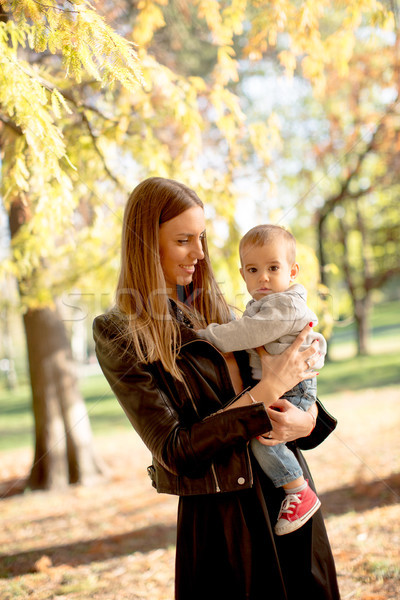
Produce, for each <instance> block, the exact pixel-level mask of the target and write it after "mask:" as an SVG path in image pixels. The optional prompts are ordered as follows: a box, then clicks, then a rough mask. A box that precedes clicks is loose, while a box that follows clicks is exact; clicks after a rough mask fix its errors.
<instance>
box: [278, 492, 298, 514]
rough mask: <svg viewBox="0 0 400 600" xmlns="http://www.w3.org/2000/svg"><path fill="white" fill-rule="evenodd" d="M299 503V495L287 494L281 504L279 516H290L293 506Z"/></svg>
mask: <svg viewBox="0 0 400 600" xmlns="http://www.w3.org/2000/svg"><path fill="white" fill-rule="evenodd" d="M300 502H301V498H300V493H298V494H287V496H286V498H285V499H284V501H283V502H282V506H281V514H283V513H289V514H292V512H293V509H294V507H295V504H300Z"/></svg>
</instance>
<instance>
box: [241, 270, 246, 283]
mask: <svg viewBox="0 0 400 600" xmlns="http://www.w3.org/2000/svg"><path fill="white" fill-rule="evenodd" d="M239 273H240V274H241V276H242V277H243V279H244V274H243V267H240V269H239ZM245 281H246V280H245Z"/></svg>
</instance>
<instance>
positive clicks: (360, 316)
mask: <svg viewBox="0 0 400 600" xmlns="http://www.w3.org/2000/svg"><path fill="white" fill-rule="evenodd" d="M370 308H371V301H370V297H369V295H366V296H364V297H363V298H362V299H361V300H356V301H355V302H354V317H355V322H356V327H357V354H358V355H359V356H366V355H367V354H369V352H368V339H369V328H368V323H369V313H370Z"/></svg>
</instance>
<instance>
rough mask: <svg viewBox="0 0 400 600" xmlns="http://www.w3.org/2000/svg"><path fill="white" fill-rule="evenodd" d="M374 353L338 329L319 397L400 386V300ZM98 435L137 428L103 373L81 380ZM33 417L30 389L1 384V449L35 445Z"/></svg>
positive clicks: (375, 325)
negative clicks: (359, 349)
mask: <svg viewBox="0 0 400 600" xmlns="http://www.w3.org/2000/svg"><path fill="white" fill-rule="evenodd" d="M371 325H372V327H371V352H372V353H371V355H370V356H359V357H357V356H355V351H356V345H355V342H354V324H348V325H346V326H344V327H342V326H340V324H339V325H338V326H337V327H336V328H335V331H334V335H333V337H332V339H331V340H330V342H329V347H330V350H331V357H332V359H333V360H331V361H330V362H327V364H326V365H325V367H324V368H323V369H322V370H321V373H320V375H319V376H318V395H319V396H320V398H322V399H323V397H324V396H326V395H328V394H339V393H341V392H343V391H345V390H359V389H368V388H384V387H385V386H395V385H400V302H391V303H386V304H381V305H378V306H376V307H375V308H374V311H373V314H372V319H371ZM80 388H81V391H82V394H83V397H84V398H85V402H86V406H87V410H88V413H89V417H90V421H91V425H92V429H93V432H94V435H98V434H105V433H107V432H111V431H112V432H113V433H115V431H116V430H118V429H129V428H130V427H131V426H130V424H129V422H128V419H127V418H126V416H125V414H124V412H123V410H122V408H121V407H120V406H119V404H118V402H117V400H116V399H115V398H114V396H113V394H112V392H111V390H110V388H109V386H108V383H107V382H106V380H105V379H104V377H103V375H92V376H88V377H86V378H84V379H83V380H82V381H81V384H80ZM32 444H33V415H32V411H31V395H30V388H29V386H28V385H27V384H23V385H20V386H19V387H18V388H17V389H16V390H13V391H12V392H10V391H9V390H6V389H4V388H2V387H0V451H1V450H7V449H10V448H18V447H23V446H32Z"/></svg>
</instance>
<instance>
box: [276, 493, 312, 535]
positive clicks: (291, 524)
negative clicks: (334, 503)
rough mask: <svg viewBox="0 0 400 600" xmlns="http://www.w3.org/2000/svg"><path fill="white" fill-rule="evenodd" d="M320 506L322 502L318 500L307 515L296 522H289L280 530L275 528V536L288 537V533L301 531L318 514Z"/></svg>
mask: <svg viewBox="0 0 400 600" xmlns="http://www.w3.org/2000/svg"><path fill="white" fill-rule="evenodd" d="M320 506H321V501H320V500H319V499H318V498H317V502H316V503H315V504H314V506H312V507H311V508H310V510H309V511H308V513H306V514H305V515H303V516H302V517H300V518H299V519H297V520H296V521H291V522H288V524H287V525H286V526H285V527H282V528H280V529H278V528H277V527H275V535H286V534H287V533H292V531H296V530H297V529H300V527H302V526H303V525H304V523H307V521H308V520H309V519H311V517H312V516H313V515H314V514H315V513H316V512H317V510H318V509H319V507H320Z"/></svg>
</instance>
